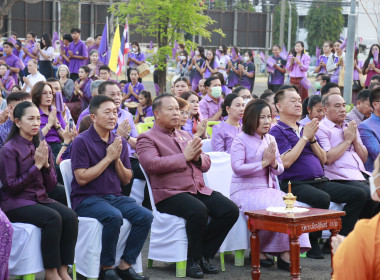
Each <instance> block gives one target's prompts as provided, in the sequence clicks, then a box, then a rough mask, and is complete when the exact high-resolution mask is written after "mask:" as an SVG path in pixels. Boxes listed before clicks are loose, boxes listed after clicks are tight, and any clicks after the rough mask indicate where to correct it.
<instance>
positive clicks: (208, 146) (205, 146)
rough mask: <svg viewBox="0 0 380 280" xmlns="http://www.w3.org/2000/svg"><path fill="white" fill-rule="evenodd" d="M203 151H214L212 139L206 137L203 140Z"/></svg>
mask: <svg viewBox="0 0 380 280" xmlns="http://www.w3.org/2000/svg"><path fill="white" fill-rule="evenodd" d="M202 144H203V145H202V151H203V152H204V153H208V152H212V148H211V139H204V140H202Z"/></svg>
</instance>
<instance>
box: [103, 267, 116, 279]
mask: <svg viewBox="0 0 380 280" xmlns="http://www.w3.org/2000/svg"><path fill="white" fill-rule="evenodd" d="M99 280H121V279H120V277H119V276H118V275H117V273H116V271H115V270H114V269H112V268H111V269H106V270H102V271H100V274H99Z"/></svg>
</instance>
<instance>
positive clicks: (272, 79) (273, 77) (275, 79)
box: [268, 56, 286, 85]
mask: <svg viewBox="0 0 380 280" xmlns="http://www.w3.org/2000/svg"><path fill="white" fill-rule="evenodd" d="M272 57H273V59H274V60H276V64H277V65H278V66H279V67H280V68H285V67H286V60H284V59H282V58H281V57H280V56H279V57H275V56H272ZM273 67H274V66H273ZM284 79H285V74H284V73H281V72H280V71H279V70H277V68H274V73H273V74H272V73H269V76H268V84H270V85H283V84H284Z"/></svg>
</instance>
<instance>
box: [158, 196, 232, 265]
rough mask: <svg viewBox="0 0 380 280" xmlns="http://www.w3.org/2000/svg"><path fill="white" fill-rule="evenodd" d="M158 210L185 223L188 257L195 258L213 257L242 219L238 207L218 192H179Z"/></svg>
mask: <svg viewBox="0 0 380 280" xmlns="http://www.w3.org/2000/svg"><path fill="white" fill-rule="evenodd" d="M156 207H157V210H158V211H160V212H162V213H167V214H170V215H175V216H178V217H181V218H184V219H185V220H186V233H187V239H188V253H187V254H188V257H191V258H194V259H200V258H202V256H203V257H205V258H213V257H214V256H215V254H216V252H217V251H218V249H219V248H220V245H222V243H223V241H224V239H225V238H226V236H227V234H228V232H229V231H230V229H231V228H232V227H233V225H234V224H235V222H236V221H237V219H238V217H239V208H238V207H237V206H236V204H235V203H233V202H232V201H231V200H229V199H228V198H227V197H225V196H224V195H222V194H221V193H219V192H216V191H214V192H212V194H211V195H203V194H200V193H197V194H190V193H179V194H176V195H173V196H172V197H169V198H167V199H165V200H163V201H160V202H159V203H157V204H156ZM209 217H210V218H211V221H210V222H209V223H208V218H209Z"/></svg>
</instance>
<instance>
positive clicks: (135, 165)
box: [121, 157, 152, 210]
mask: <svg viewBox="0 0 380 280" xmlns="http://www.w3.org/2000/svg"><path fill="white" fill-rule="evenodd" d="M129 161H130V162H131V166H132V172H133V176H132V179H131V181H130V182H129V183H128V185H125V186H122V187H121V191H122V194H123V195H125V196H129V195H130V194H131V190H132V185H133V180H134V179H135V178H136V179H140V180H144V181H146V179H145V176H144V173H143V172H142V171H141V168H140V162H139V160H138V159H136V158H131V157H130V158H129ZM142 206H144V207H145V208H147V209H149V210H152V205H151V204H150V199H149V190H148V185H147V184H145V188H144V200H143V203H142Z"/></svg>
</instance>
